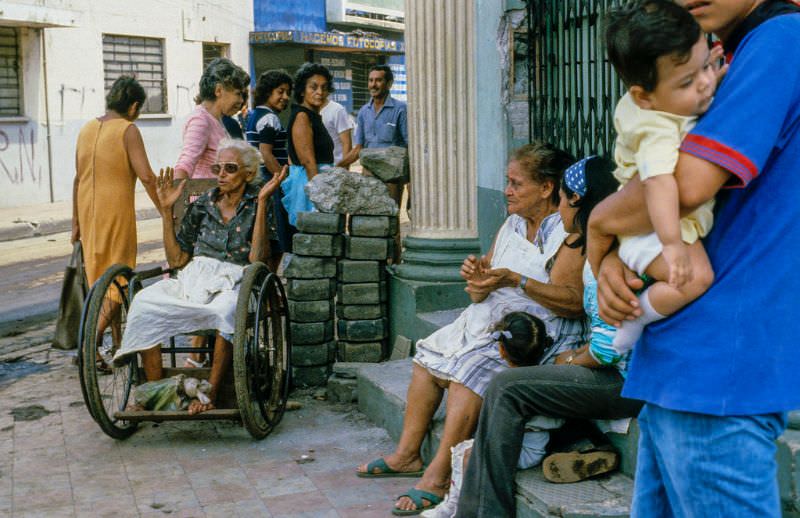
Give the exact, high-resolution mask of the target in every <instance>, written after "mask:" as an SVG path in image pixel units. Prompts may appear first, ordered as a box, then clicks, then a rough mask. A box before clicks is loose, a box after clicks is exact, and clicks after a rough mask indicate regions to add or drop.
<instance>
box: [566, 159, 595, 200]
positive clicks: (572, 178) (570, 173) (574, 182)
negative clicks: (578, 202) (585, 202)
mask: <svg viewBox="0 0 800 518" xmlns="http://www.w3.org/2000/svg"><path fill="white" fill-rule="evenodd" d="M592 158H594V155H592V156H587V157H586V158H584V159H582V160H579V161H577V162H575V163H574V164H572V165H571V166H569V168H568V169H567V170H566V171H565V172H564V184H565V185H566V186H567V187H569V189H570V190H571V191H572V192H574V193H575V194H577V195H578V196H581V197H583V196H585V195H586V162H588V161H589V160H590V159H592Z"/></svg>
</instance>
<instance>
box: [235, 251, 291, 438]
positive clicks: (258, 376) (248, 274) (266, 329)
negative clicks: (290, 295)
mask: <svg viewBox="0 0 800 518" xmlns="http://www.w3.org/2000/svg"><path fill="white" fill-rule="evenodd" d="M287 315H288V313H287V304H286V295H285V293H284V291H283V285H282V284H281V281H280V279H279V278H278V276H277V275H275V274H273V273H271V272H270V271H269V269H268V268H267V267H266V265H264V264H263V263H253V264H251V265H249V266H248V267H247V268H246V270H245V273H244V278H243V279H242V287H241V289H240V291H239V301H238V305H237V308H236V332H235V334H234V343H233V372H234V382H235V385H236V399H237V402H238V405H239V412H240V414H241V417H242V422H243V423H244V426H245V428H247V431H248V432H250V435H252V436H253V437H254V438H255V439H263V438H264V437H266V436H267V435H269V433H270V432H271V431H272V430H273V428H275V426H276V425H277V424H278V423H279V422H280V420H281V418H282V417H283V412H284V410H285V409H286V399H287V397H288V395H289V337H288V325H287Z"/></svg>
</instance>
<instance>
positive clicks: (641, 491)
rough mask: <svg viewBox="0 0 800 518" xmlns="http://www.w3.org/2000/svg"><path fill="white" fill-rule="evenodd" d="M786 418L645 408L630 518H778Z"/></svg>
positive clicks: (770, 415) (652, 406)
mask: <svg viewBox="0 0 800 518" xmlns="http://www.w3.org/2000/svg"><path fill="white" fill-rule="evenodd" d="M786 421H787V418H786V414H782V413H775V414H766V415H756V416H730V417H719V416H711V415H704V414H694V413H688V412H679V411H674V410H667V409H665V408H661V407H658V406H655V405H652V404H647V405H645V407H644V409H643V410H642V412H641V414H639V430H640V435H639V456H638V460H637V465H636V477H635V479H634V495H633V508H632V512H631V517H632V518H667V517H675V518H716V517H719V518H729V517H732V518H750V517H753V518H755V517H758V518H780V516H781V505H780V497H779V495H778V484H777V480H776V472H777V465H776V462H775V439H777V438H778V437H779V436H780V435H781V433H783V430H784V429H785V428H786Z"/></svg>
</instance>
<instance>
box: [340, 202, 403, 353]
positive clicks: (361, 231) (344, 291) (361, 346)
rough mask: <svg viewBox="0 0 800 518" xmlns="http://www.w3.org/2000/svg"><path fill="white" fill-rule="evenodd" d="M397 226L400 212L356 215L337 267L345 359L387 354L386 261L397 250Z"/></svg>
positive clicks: (341, 348)
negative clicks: (389, 214)
mask: <svg viewBox="0 0 800 518" xmlns="http://www.w3.org/2000/svg"><path fill="white" fill-rule="evenodd" d="M397 231H398V219H397V217H396V216H367V215H358V214H356V215H351V216H350V223H349V228H348V235H347V236H345V250H344V259H342V260H341V261H339V264H338V270H337V279H338V281H339V286H338V290H337V297H336V316H337V325H336V327H337V331H338V340H339V341H338V351H339V354H338V359H339V361H342V362H379V361H381V360H382V359H384V358H385V357H386V356H387V351H388V344H387V337H388V335H389V321H388V312H387V300H388V282H387V279H386V260H387V259H389V258H391V257H392V255H393V253H394V246H395V243H394V236H395V234H397Z"/></svg>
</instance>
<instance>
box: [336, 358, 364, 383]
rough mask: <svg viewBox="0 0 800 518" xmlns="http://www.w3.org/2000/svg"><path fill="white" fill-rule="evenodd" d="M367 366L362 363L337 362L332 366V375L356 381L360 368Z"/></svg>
mask: <svg viewBox="0 0 800 518" xmlns="http://www.w3.org/2000/svg"><path fill="white" fill-rule="evenodd" d="M365 365H369V364H368V363H363V362H344V361H337V362H336V363H334V364H333V373H334V374H336V375H337V376H338V377H340V378H347V379H356V378H358V373H359V371H360V370H361V368H362V367H364V366H365Z"/></svg>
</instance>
